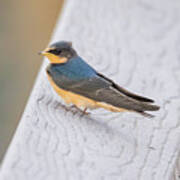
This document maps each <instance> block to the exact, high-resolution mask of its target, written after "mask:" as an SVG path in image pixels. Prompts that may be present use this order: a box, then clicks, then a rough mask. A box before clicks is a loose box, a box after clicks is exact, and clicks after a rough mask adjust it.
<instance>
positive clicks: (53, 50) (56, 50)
mask: <svg viewBox="0 0 180 180" xmlns="http://www.w3.org/2000/svg"><path fill="white" fill-rule="evenodd" d="M49 52H50V53H52V54H55V55H60V54H61V52H62V51H61V50H58V49H51V50H50V51H49Z"/></svg>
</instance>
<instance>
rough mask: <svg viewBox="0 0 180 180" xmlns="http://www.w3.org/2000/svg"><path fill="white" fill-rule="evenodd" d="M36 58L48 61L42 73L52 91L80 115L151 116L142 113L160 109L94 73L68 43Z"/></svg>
mask: <svg viewBox="0 0 180 180" xmlns="http://www.w3.org/2000/svg"><path fill="white" fill-rule="evenodd" d="M40 54H42V55H44V56H46V57H47V58H48V59H49V61H50V64H49V65H48V67H47V68H46V71H47V75H48V79H49V81H50V83H51V85H52V86H53V88H54V90H55V91H56V92H57V93H58V94H59V95H60V96H61V97H62V98H63V99H64V101H65V102H66V103H67V104H73V105H75V106H76V107H77V108H78V109H82V108H84V111H83V112H84V113H85V112H86V110H87V109H88V108H89V109H96V108H104V109H106V110H109V111H112V112H122V111H132V112H137V113H140V114H142V115H145V116H151V115H150V114H149V113H147V112H145V111H157V110H159V108H160V107H159V106H157V105H153V104H152V103H154V100H152V99H149V98H146V97H142V96H139V95H136V94H134V93H131V92H129V91H128V90H126V89H124V88H122V87H121V86H119V85H118V84H116V83H115V82H113V81H112V80H111V79H109V78H107V77H105V76H104V75H102V74H101V73H99V72H97V71H96V70H95V69H94V68H92V67H91V66H90V65H89V64H87V63H86V62H85V61H84V60H83V59H82V58H81V57H80V56H79V55H78V54H77V52H76V51H75V50H74V48H73V47H72V43H71V42H66V41H59V42H56V43H54V44H52V45H50V46H49V47H48V48H46V49H45V50H44V51H42V52H40Z"/></svg>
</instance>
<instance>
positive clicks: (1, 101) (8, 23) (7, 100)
mask: <svg viewBox="0 0 180 180" xmlns="http://www.w3.org/2000/svg"><path fill="white" fill-rule="evenodd" d="M0 2H1V3H0V4H1V5H0V22H1V23H0V39H1V42H0V53H1V56H0V57H1V59H0V160H2V158H3V154H4V153H5V151H6V148H7V146H8V144H9V142H10V140H11V138H12V136H13V134H14V132H15V129H16V127H17V125H18V122H19V120H20V118H21V115H22V113H23V110H24V107H25V105H26V102H27V99H28V97H29V94H30V92H31V89H32V87H33V83H34V80H35V78H36V75H37V72H38V70H39V67H40V65H41V63H42V61H41V59H42V57H40V56H38V55H37V52H39V51H40V50H42V49H43V48H45V47H46V45H47V43H48V42H49V40H50V38H51V34H52V31H53V29H54V26H55V23H56V20H57V17H58V16H59V13H60V10H61V8H62V4H63V2H62V0H30V1H25V0H6V1H4V0H0Z"/></svg>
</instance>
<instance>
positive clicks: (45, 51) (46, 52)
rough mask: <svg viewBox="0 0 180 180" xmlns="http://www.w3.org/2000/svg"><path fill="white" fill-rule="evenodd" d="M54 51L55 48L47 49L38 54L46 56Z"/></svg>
mask: <svg viewBox="0 0 180 180" xmlns="http://www.w3.org/2000/svg"><path fill="white" fill-rule="evenodd" d="M52 49H54V48H46V49H45V50H44V51H40V52H39V53H38V54H39V55H43V56H46V55H47V54H49V51H50V50H52Z"/></svg>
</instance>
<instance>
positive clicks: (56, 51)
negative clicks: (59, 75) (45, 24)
mask: <svg viewBox="0 0 180 180" xmlns="http://www.w3.org/2000/svg"><path fill="white" fill-rule="evenodd" d="M40 54H42V55H44V56H46V57H47V58H48V59H49V60H50V62H51V63H66V62H67V61H68V60H69V59H71V58H72V57H74V56H76V55H77V53H76V51H75V50H74V49H73V48H72V43H71V42H66V41H59V42H56V43H53V44H51V45H50V46H49V47H47V48H46V49H45V50H44V51H42V52H40Z"/></svg>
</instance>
